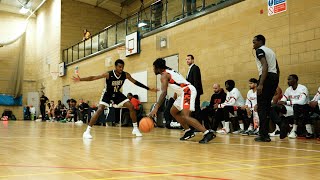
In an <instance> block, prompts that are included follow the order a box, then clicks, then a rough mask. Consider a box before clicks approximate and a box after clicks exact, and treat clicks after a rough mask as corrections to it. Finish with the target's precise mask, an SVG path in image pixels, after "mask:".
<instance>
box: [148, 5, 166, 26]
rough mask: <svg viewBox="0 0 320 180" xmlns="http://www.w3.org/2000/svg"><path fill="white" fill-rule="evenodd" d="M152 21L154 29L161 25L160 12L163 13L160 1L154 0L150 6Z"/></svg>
mask: <svg viewBox="0 0 320 180" xmlns="http://www.w3.org/2000/svg"><path fill="white" fill-rule="evenodd" d="M151 8H152V13H153V19H154V28H157V27H159V26H160V25H161V20H162V11H163V2H162V0H155V2H154V3H152V4H151Z"/></svg>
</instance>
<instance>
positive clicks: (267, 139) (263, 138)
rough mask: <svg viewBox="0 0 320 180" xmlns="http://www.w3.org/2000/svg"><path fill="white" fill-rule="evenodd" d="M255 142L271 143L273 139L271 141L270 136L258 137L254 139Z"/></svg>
mask: <svg viewBox="0 0 320 180" xmlns="http://www.w3.org/2000/svg"><path fill="white" fill-rule="evenodd" d="M254 140H255V141H256V142H270V141H271V139H270V137H269V136H267V137H263V136H258V137H256V138H254Z"/></svg>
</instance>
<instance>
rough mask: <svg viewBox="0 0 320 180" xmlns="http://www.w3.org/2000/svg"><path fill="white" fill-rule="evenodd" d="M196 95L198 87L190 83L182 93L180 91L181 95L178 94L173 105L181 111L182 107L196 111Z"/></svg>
mask: <svg viewBox="0 0 320 180" xmlns="http://www.w3.org/2000/svg"><path fill="white" fill-rule="evenodd" d="M196 96H197V90H196V88H195V87H194V86H192V85H188V86H186V87H184V88H183V91H182V93H180V95H178V97H177V99H176V100H175V101H174V103H173V105H174V106H175V107H176V108H177V109H178V110H179V111H181V110H182V109H187V110H190V111H194V110H195V100H196Z"/></svg>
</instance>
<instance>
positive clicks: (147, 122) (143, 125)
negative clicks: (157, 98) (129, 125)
mask: <svg viewBox="0 0 320 180" xmlns="http://www.w3.org/2000/svg"><path fill="white" fill-rule="evenodd" d="M153 128H154V123H153V120H152V119H151V118H149V117H144V118H142V119H141V120H140V123H139V129H140V130H141V131H142V132H144V133H148V132H150V131H151V130H152V129H153Z"/></svg>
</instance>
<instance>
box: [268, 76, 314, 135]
mask: <svg viewBox="0 0 320 180" xmlns="http://www.w3.org/2000/svg"><path fill="white" fill-rule="evenodd" d="M298 80H299V79H298V76H297V75H295V74H291V75H289V77H288V85H289V87H288V88H287V89H286V91H285V93H284V95H283V97H282V98H281V100H280V101H279V102H278V103H277V105H274V106H273V107H272V109H271V113H270V118H271V120H272V121H273V122H274V123H275V124H278V125H279V126H280V139H283V138H285V137H286V136H287V123H286V120H285V119H282V120H281V119H280V115H281V113H282V114H284V115H285V116H289V115H293V117H294V124H293V128H292V130H291V132H290V133H289V135H288V137H289V138H296V137H297V133H296V131H297V127H298V121H299V120H300V116H301V115H302V120H303V123H304V124H305V126H306V130H307V134H306V138H313V137H314V134H313V131H312V128H311V120H310V115H309V111H308V108H309V105H308V103H309V92H308V89H307V88H306V87H305V86H304V85H301V84H298Z"/></svg>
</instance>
